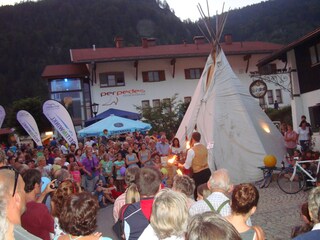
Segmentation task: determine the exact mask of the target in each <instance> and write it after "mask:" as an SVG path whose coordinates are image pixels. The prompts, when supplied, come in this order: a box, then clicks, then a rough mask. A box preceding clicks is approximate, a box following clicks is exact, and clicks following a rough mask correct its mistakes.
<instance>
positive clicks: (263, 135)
mask: <svg viewBox="0 0 320 240" xmlns="http://www.w3.org/2000/svg"><path fill="white" fill-rule="evenodd" d="M210 69H211V70H210ZM195 128H196V130H197V131H198V132H200V133H201V136H202V139H201V142H202V143H203V144H205V145H207V146H208V149H209V166H210V168H211V170H215V169H220V168H226V169H227V170H228V171H229V173H230V177H231V179H232V181H233V182H234V183H240V182H252V181H256V180H259V179H261V176H262V175H261V170H260V169H258V166H263V158H264V157H265V155H267V154H273V155H275V156H276V157H277V159H278V164H280V162H281V160H282V159H283V157H284V155H285V153H286V151H285V146H284V141H283V137H282V135H281V133H280V132H279V130H278V129H277V128H276V127H275V126H274V124H273V123H272V122H271V120H270V119H269V117H268V116H267V115H266V114H265V113H264V112H263V111H262V109H261V108H260V106H259V104H258V102H257V101H255V100H254V99H253V97H252V96H251V95H250V94H249V92H248V90H247V89H246V88H245V87H244V86H243V85H242V83H241V82H240V80H239V79H238V77H237V76H236V75H235V74H234V72H233V71H232V68H231V66H230V64H229V63H228V61H227V59H226V57H225V55H224V53H223V51H222V49H220V51H219V53H218V54H217V56H216V57H215V65H214V62H213V59H212V55H209V57H208V60H207V62H206V66H205V68H204V71H203V73H202V76H201V78H200V80H199V83H198V86H197V88H196V90H195V93H194V95H193V97H192V100H191V103H190V105H189V108H188V110H187V112H186V114H185V116H184V118H183V120H182V122H181V125H180V127H179V129H178V132H177V137H178V138H179V140H180V143H181V145H182V146H185V142H186V136H188V137H189V139H190V136H191V134H192V132H193V131H194V130H195Z"/></svg>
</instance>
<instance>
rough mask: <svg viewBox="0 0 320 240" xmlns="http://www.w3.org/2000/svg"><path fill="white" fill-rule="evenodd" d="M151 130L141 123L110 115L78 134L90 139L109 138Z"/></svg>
mask: <svg viewBox="0 0 320 240" xmlns="http://www.w3.org/2000/svg"><path fill="white" fill-rule="evenodd" d="M150 129H151V125H150V124H148V123H144V122H141V121H134V120H131V119H127V118H122V117H117V116H114V115H110V116H109V117H107V118H105V119H102V120H100V121H99V122H96V123H94V124H92V125H90V126H89V127H86V128H84V129H82V130H80V131H78V134H79V135H80V137H92V136H106V137H107V136H110V135H116V134H121V133H127V132H135V131H141V132H144V131H148V130H150Z"/></svg>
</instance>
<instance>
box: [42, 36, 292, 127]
mask: <svg viewBox="0 0 320 240" xmlns="http://www.w3.org/2000/svg"><path fill="white" fill-rule="evenodd" d="M122 42H123V40H122V39H121V38H116V39H115V45H116V46H115V47H114V48H96V47H95V46H93V47H92V48H90V49H71V50H70V57H71V62H72V64H71V65H67V66H66V69H59V65H58V67H57V66H47V67H46V69H45V70H44V73H43V75H42V76H43V78H45V79H47V80H48V82H49V86H50V94H51V98H52V99H55V100H57V101H59V102H62V103H63V104H64V105H66V102H67V103H68V102H72V104H74V105H72V104H69V105H72V106H71V108H73V111H74V112H77V116H81V120H82V123H81V124H80V123H79V122H77V124H75V125H76V126H78V127H77V128H80V127H81V126H82V125H83V121H85V120H86V119H88V118H90V117H91V116H92V112H91V105H92V103H97V104H99V111H98V113H101V112H103V111H106V110H108V109H109V108H117V109H121V110H127V111H133V112H137V108H136V107H137V106H139V107H140V106H142V107H148V106H151V107H156V106H159V104H161V102H163V101H169V100H170V98H172V97H173V96H174V95H175V94H178V95H177V96H178V100H180V101H185V102H188V101H191V98H192V95H193V92H194V90H195V88H196V86H197V83H198V81H199V78H200V76H201V73H202V70H203V67H204V65H205V63H206V60H207V57H208V55H209V54H210V52H211V49H212V46H211V44H208V43H205V41H204V38H203V37H195V38H194V43H193V44H186V43H183V44H177V45H156V39H142V44H141V46H138V47H123V46H122ZM221 46H222V48H223V50H224V52H225V54H226V56H227V58H228V61H229V62H230V65H231V66H232V68H233V70H234V72H235V74H236V75H237V76H238V77H239V78H240V80H241V81H242V83H243V84H244V85H246V86H247V87H248V92H249V85H250V84H251V83H252V81H253V80H254V79H253V78H251V77H250V72H255V71H257V66H256V64H257V62H258V61H259V60H260V59H262V58H264V57H266V56H268V55H270V54H271V53H273V52H275V51H276V50H279V49H280V48H281V47H282V46H281V45H278V44H272V43H265V42H232V39H231V36H230V35H228V36H226V37H225V42H224V43H221ZM276 62H277V63H276V64H278V65H279V66H276V67H277V68H281V67H282V66H281V64H282V62H281V61H276ZM68 66H70V67H71V66H77V67H78V68H79V69H87V72H84V71H80V70H79V69H78V72H77V71H76V70H74V73H73V76H72V74H67V72H68V71H67V69H68ZM52 68H56V69H58V70H59V73H57V71H58V70H57V71H54V70H53V69H52ZM49 70H50V71H49ZM64 72H65V73H64ZM75 72H76V73H75ZM75 76H76V78H75ZM71 83H72V86H73V87H72V88H71V85H70V86H69V85H68V84H71ZM267 85H268V94H267V96H265V97H264V98H261V99H259V100H258V99H257V104H259V102H260V105H261V106H263V107H273V105H274V101H275V100H277V101H278V103H279V106H280V107H282V106H285V105H289V104H290V101H291V98H290V93H289V92H286V91H283V89H281V88H279V87H278V86H276V85H274V84H272V83H268V84H267ZM69 93H70V94H69ZM69 107H70V106H69ZM79 108H80V109H79ZM78 118H79V117H78Z"/></svg>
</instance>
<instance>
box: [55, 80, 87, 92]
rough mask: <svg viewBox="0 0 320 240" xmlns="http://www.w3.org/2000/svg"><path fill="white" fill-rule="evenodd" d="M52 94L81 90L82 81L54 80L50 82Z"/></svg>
mask: <svg viewBox="0 0 320 240" xmlns="http://www.w3.org/2000/svg"><path fill="white" fill-rule="evenodd" d="M50 88H51V92H67V91H76V90H81V81H80V79H77V78H64V79H54V80H52V81H50Z"/></svg>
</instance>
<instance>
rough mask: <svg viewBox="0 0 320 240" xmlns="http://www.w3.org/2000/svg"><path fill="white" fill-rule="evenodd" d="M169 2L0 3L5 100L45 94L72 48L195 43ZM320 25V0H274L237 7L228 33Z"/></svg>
mask: <svg viewBox="0 0 320 240" xmlns="http://www.w3.org/2000/svg"><path fill="white" fill-rule="evenodd" d="M162 2H163V1H160V0H42V1H38V2H24V3H21V4H16V5H14V6H3V7H0V105H4V106H10V105H11V103H12V101H14V100H16V99H21V98H26V97H33V96H40V97H42V98H46V97H47V96H48V95H47V94H48V91H47V86H46V82H45V81H43V80H42V79H41V77H40V75H41V73H42V70H43V68H44V67H45V65H48V64H63V63H69V62H70V56H69V49H70V48H89V47H92V45H93V44H95V45H96V47H98V48H99V47H112V46H114V42H113V39H114V37H115V36H121V37H123V38H124V40H125V42H124V45H125V46H131V45H139V44H141V43H140V41H141V37H155V38H157V43H158V44H171V43H181V42H182V41H183V40H186V41H187V42H191V41H192V37H193V36H195V35H199V34H200V32H199V30H198V27H197V25H196V24H195V23H192V22H190V21H185V22H182V21H181V20H180V19H179V18H177V17H176V16H175V15H174V13H173V12H172V11H171V10H170V7H169V6H168V5H167V4H166V3H162ZM209 2H210V1H209ZM213 4H214V3H213ZM181 7H183V1H182V0H181ZM195 11H197V10H196V9H195ZM319 26H320V1H319V0H303V1H301V0H273V1H268V2H263V3H260V4H256V5H252V6H249V7H245V8H242V9H238V10H232V11H231V12H230V14H229V19H228V20H227V25H226V28H225V32H228V33H232V34H233V38H234V39H235V40H240V41H246V40H261V41H270V42H277V43H283V44H285V43H288V42H290V41H293V40H295V39H297V38H298V37H300V36H302V35H304V34H306V33H307V32H309V31H311V30H313V29H315V28H316V27H319Z"/></svg>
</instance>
